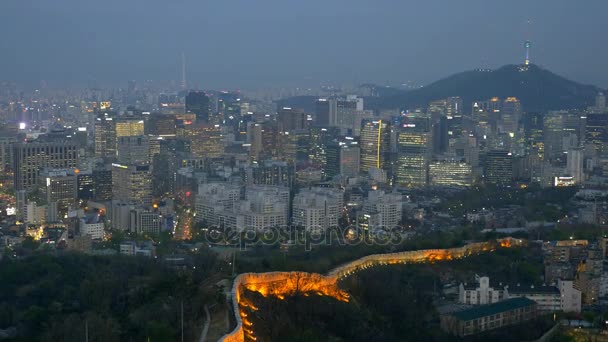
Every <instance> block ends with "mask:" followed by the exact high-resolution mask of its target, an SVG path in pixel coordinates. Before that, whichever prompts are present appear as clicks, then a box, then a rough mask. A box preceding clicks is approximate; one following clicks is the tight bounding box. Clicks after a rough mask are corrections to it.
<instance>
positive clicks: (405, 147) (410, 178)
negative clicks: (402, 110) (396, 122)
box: [395, 124, 432, 186]
mask: <svg viewBox="0 0 608 342" xmlns="http://www.w3.org/2000/svg"><path fill="white" fill-rule="evenodd" d="M403 126H405V127H400V129H399V132H398V133H397V161H396V163H395V168H396V170H395V180H396V182H397V183H398V184H400V185H404V186H424V185H426V184H427V172H428V165H429V161H430V158H431V153H432V138H431V133H430V132H429V131H427V130H426V129H424V127H421V126H415V125H413V124H405V125H403Z"/></svg>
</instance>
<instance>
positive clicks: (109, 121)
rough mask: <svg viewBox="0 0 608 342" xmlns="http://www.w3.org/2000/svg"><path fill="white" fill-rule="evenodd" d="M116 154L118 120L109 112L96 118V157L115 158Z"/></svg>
mask: <svg viewBox="0 0 608 342" xmlns="http://www.w3.org/2000/svg"><path fill="white" fill-rule="evenodd" d="M115 156H116V122H115V121H114V118H113V117H112V115H111V114H109V113H103V114H100V115H98V116H97V118H95V157H96V158H115Z"/></svg>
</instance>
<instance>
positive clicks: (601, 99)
mask: <svg viewBox="0 0 608 342" xmlns="http://www.w3.org/2000/svg"><path fill="white" fill-rule="evenodd" d="M594 109H595V111H596V112H598V113H604V112H606V96H605V95H604V93H602V92H600V93H599V94H597V96H596V97H595V108H594Z"/></svg>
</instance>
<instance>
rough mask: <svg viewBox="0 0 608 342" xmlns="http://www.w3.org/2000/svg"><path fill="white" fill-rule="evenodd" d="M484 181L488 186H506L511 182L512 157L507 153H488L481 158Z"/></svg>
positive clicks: (500, 151) (494, 151)
mask: <svg viewBox="0 0 608 342" xmlns="http://www.w3.org/2000/svg"><path fill="white" fill-rule="evenodd" d="M483 171H484V180H485V182H486V183H488V184H498V185H508V184H510V183H511V182H512V181H513V156H512V154H511V153H509V151H504V150H492V151H488V152H487V153H486V154H485V155H484V158H483Z"/></svg>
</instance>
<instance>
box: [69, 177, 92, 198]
mask: <svg viewBox="0 0 608 342" xmlns="http://www.w3.org/2000/svg"><path fill="white" fill-rule="evenodd" d="M74 172H75V173H76V179H77V186H78V189H77V191H78V199H81V200H91V199H93V198H94V197H95V178H94V177H93V172H92V171H91V170H74Z"/></svg>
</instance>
